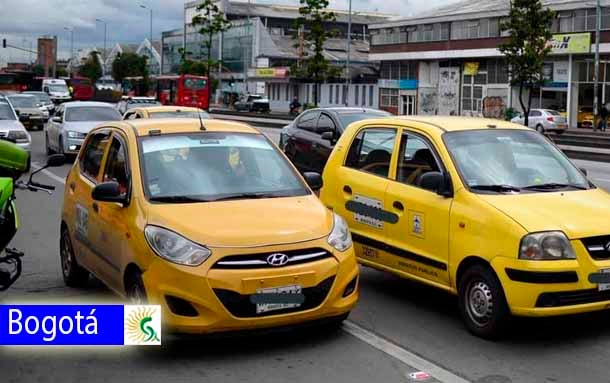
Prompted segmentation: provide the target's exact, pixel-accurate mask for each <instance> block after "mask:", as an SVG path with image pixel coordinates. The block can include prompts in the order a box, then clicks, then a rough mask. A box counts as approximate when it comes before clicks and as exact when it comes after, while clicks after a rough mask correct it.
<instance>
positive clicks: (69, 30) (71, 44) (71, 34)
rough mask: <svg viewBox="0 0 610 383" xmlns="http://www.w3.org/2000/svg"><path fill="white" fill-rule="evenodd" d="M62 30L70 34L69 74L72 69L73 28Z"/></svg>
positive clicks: (73, 64)
mask: <svg viewBox="0 0 610 383" xmlns="http://www.w3.org/2000/svg"><path fill="white" fill-rule="evenodd" d="M64 30H66V31H68V32H70V72H72V69H74V66H75V63H74V28H73V27H72V28H68V27H64Z"/></svg>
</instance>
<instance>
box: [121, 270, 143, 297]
mask: <svg viewBox="0 0 610 383" xmlns="http://www.w3.org/2000/svg"><path fill="white" fill-rule="evenodd" d="M125 289H126V295H127V299H129V301H130V302H131V303H132V304H134V305H145V304H146V303H147V302H148V299H147V298H146V288H145V287H144V282H143V281H142V274H141V273H140V272H139V271H134V272H132V273H131V275H130V276H129V277H128V278H127V284H126V286H125Z"/></svg>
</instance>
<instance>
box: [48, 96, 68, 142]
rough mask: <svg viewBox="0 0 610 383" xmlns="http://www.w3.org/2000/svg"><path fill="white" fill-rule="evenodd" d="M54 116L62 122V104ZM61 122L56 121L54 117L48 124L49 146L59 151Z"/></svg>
mask: <svg viewBox="0 0 610 383" xmlns="http://www.w3.org/2000/svg"><path fill="white" fill-rule="evenodd" d="M53 117H57V118H59V119H60V121H61V122H63V120H64V106H63V105H60V106H58V107H57V111H56V112H55V115H54V116H53ZM61 122H55V121H53V119H50V120H49V122H48V124H47V132H46V134H47V139H48V140H49V141H48V142H49V146H50V147H51V148H52V149H55V150H57V151H59V127H60V125H61Z"/></svg>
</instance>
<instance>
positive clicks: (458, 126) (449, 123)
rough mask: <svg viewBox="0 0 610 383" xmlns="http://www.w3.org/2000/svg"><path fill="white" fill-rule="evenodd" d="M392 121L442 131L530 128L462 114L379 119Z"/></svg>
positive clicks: (384, 121) (382, 121) (385, 121)
mask: <svg viewBox="0 0 610 383" xmlns="http://www.w3.org/2000/svg"><path fill="white" fill-rule="evenodd" d="M388 120H389V122H390V123H391V122H392V121H396V120H398V121H400V122H407V121H413V122H418V123H423V124H427V125H431V126H434V127H436V128H438V129H439V130H441V131H445V132H453V131H463V130H477V129H487V128H492V127H493V128H499V129H516V130H529V129H528V128H527V127H525V126H523V125H520V124H515V123H512V122H509V121H503V120H498V119H494V118H483V117H462V116H398V117H390V118H385V119H378V120H376V121H379V123H380V124H383V123H388Z"/></svg>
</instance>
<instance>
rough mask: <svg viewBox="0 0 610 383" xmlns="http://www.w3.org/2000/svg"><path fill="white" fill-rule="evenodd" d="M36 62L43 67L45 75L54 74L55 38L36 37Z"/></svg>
mask: <svg viewBox="0 0 610 383" xmlns="http://www.w3.org/2000/svg"><path fill="white" fill-rule="evenodd" d="M37 52H38V55H37V59H36V64H38V65H41V66H42V67H43V68H44V75H45V77H52V76H55V71H56V65H57V64H56V62H57V38H56V37H41V38H39V39H38V49H37Z"/></svg>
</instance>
